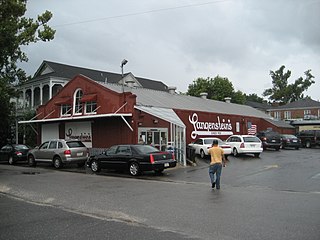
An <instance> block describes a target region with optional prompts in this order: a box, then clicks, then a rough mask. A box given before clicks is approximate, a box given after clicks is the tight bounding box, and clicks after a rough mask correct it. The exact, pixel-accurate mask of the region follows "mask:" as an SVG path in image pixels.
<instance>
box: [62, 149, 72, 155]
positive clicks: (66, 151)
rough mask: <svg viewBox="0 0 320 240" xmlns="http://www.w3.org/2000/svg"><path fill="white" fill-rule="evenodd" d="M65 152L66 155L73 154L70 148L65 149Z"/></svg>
mask: <svg viewBox="0 0 320 240" xmlns="http://www.w3.org/2000/svg"><path fill="white" fill-rule="evenodd" d="M63 154H64V155H71V150H70V149H68V150H64V152H63Z"/></svg>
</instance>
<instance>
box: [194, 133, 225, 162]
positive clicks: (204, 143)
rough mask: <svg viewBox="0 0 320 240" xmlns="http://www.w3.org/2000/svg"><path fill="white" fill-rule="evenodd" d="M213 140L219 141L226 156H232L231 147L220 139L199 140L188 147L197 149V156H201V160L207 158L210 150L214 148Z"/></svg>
mask: <svg viewBox="0 0 320 240" xmlns="http://www.w3.org/2000/svg"><path fill="white" fill-rule="evenodd" d="M213 140H218V145H219V147H221V148H222V149H223V151H224V155H230V154H231V146H230V145H229V144H228V143H225V142H224V141H222V140H221V139H220V138H198V139H197V140H196V141H195V142H193V143H190V144H189V145H188V146H189V147H192V148H194V149H195V154H199V155H200V157H201V158H205V157H206V156H207V155H208V150H209V148H211V147H212V142H213Z"/></svg>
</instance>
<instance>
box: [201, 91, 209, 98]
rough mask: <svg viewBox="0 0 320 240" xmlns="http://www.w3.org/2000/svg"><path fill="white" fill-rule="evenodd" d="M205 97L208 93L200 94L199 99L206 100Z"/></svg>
mask: <svg viewBox="0 0 320 240" xmlns="http://www.w3.org/2000/svg"><path fill="white" fill-rule="evenodd" d="M207 96H208V93H206V92H202V93H200V97H201V98H202V99H207Z"/></svg>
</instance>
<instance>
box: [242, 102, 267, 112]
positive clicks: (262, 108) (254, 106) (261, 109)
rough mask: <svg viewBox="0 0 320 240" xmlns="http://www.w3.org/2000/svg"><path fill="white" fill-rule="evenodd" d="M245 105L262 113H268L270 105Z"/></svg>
mask: <svg viewBox="0 0 320 240" xmlns="http://www.w3.org/2000/svg"><path fill="white" fill-rule="evenodd" d="M245 105H248V106H250V107H253V108H255V109H258V110H260V111H262V112H264V113H268V109H269V108H270V104H268V103H259V102H253V101H246V102H245Z"/></svg>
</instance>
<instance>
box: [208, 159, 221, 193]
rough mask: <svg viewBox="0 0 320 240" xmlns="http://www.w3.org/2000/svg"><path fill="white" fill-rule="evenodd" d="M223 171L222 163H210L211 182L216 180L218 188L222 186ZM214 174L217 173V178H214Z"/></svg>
mask: <svg viewBox="0 0 320 240" xmlns="http://www.w3.org/2000/svg"><path fill="white" fill-rule="evenodd" d="M221 171H222V164H221V163H216V164H213V165H210V167H209V176H210V180H211V184H213V183H214V182H215V183H216V186H217V188H220V176H221ZM214 174H216V179H214Z"/></svg>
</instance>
